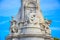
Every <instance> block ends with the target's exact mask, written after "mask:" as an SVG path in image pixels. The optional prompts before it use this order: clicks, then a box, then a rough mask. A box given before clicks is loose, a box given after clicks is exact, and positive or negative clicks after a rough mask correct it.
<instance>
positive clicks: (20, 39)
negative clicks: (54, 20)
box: [6, 0, 53, 40]
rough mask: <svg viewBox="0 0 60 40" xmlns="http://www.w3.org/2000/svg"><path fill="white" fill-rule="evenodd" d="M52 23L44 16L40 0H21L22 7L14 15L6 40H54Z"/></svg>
mask: <svg viewBox="0 0 60 40" xmlns="http://www.w3.org/2000/svg"><path fill="white" fill-rule="evenodd" d="M50 23H51V21H49V20H46V19H44V17H43V16H42V13H41V9H40V1H39V0H21V8H20V10H19V13H18V14H17V16H16V17H12V20H11V27H10V34H9V36H8V37H7V39H6V40H53V39H52V38H51V30H50V29H49V25H50Z"/></svg>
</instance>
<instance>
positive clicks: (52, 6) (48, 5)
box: [41, 0, 60, 10]
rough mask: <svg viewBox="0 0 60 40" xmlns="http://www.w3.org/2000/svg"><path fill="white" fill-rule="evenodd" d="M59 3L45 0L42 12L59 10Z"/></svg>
mask: <svg viewBox="0 0 60 40" xmlns="http://www.w3.org/2000/svg"><path fill="white" fill-rule="evenodd" d="M59 7H60V6H59V3H58V2H57V0H45V1H42V3H41V8H42V10H54V9H57V8H59Z"/></svg>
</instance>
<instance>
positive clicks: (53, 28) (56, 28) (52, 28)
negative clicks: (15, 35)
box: [50, 27, 60, 30]
mask: <svg viewBox="0 0 60 40" xmlns="http://www.w3.org/2000/svg"><path fill="white" fill-rule="evenodd" d="M50 29H51V30H60V28H59V27H50Z"/></svg>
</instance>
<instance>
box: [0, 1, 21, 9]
mask: <svg viewBox="0 0 60 40" xmlns="http://www.w3.org/2000/svg"><path fill="white" fill-rule="evenodd" d="M19 3H20V2H19V0H3V1H2V3H1V4H0V9H12V8H16V7H18V6H19V5H20V4H19Z"/></svg>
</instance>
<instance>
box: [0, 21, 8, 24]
mask: <svg viewBox="0 0 60 40" xmlns="http://www.w3.org/2000/svg"><path fill="white" fill-rule="evenodd" d="M6 22H9V20H7V21H3V22H0V25H1V24H5V23H6Z"/></svg>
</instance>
